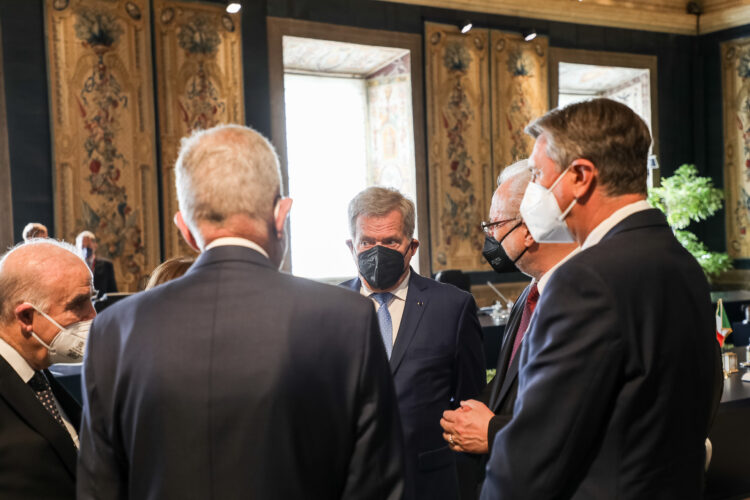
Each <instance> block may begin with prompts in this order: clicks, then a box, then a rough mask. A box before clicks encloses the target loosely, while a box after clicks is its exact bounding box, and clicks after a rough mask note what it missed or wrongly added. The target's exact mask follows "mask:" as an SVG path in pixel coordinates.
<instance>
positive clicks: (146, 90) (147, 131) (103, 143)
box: [45, 0, 159, 291]
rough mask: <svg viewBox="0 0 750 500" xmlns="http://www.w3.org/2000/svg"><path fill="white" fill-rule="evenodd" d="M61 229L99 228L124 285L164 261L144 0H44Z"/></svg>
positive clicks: (67, 235) (64, 234)
mask: <svg viewBox="0 0 750 500" xmlns="http://www.w3.org/2000/svg"><path fill="white" fill-rule="evenodd" d="M45 21H46V33H47V49H48V50H47V54H48V74H49V79H50V86H49V88H50V106H51V117H52V141H53V152H54V153H53V162H54V169H53V171H54V189H55V194H56V196H55V225H56V227H57V232H58V236H59V237H61V238H63V239H65V240H67V241H71V242H72V241H73V240H74V239H75V236H76V234H77V233H78V232H80V231H82V230H84V229H87V230H90V231H93V232H94V233H95V234H96V236H97V239H98V249H97V255H99V256H101V257H105V258H109V259H112V261H113V263H114V267H115V274H116V277H117V282H118V285H119V288H120V290H121V291H136V290H137V289H138V287H139V284H140V283H142V281H143V279H144V278H145V277H146V276H147V275H148V274H149V273H150V272H151V270H152V269H153V268H154V267H155V266H156V265H157V264H158V263H159V233H158V208H157V190H156V185H157V184H156V171H155V167H154V165H155V160H156V158H155V154H154V115H153V102H154V101H153V91H152V89H153V80H152V74H151V44H150V35H149V33H150V24H149V23H150V21H149V5H148V2H147V0H129V1H126V0H109V1H106V2H103V1H100V0H99V1H97V0H47V1H46V10H45Z"/></svg>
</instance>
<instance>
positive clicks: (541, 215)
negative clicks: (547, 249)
mask: <svg viewBox="0 0 750 500" xmlns="http://www.w3.org/2000/svg"><path fill="white" fill-rule="evenodd" d="M568 169H570V167H568V168H566V169H565V170H563V171H562V173H561V174H560V175H559V176H558V177H557V179H556V180H555V182H553V183H552V185H551V186H550V187H549V189H545V188H544V186H541V185H540V184H537V183H535V182H529V185H528V186H526V192H525V193H524V194H523V200H522V201H521V217H522V218H523V221H524V223H526V227H527V228H528V229H529V232H530V233H531V236H533V237H534V239H535V240H536V241H537V242H538V243H572V242H573V241H574V240H573V235H572V234H570V230H569V229H568V225H567V224H565V217H567V215H568V213H570V210H571V209H572V208H573V205H575V204H576V201H578V200H573V202H572V203H571V204H570V205H568V208H566V209H565V211H564V212H560V206H559V205H558V204H557V199H556V198H555V195H554V194H552V190H553V189H554V188H555V186H556V185H557V183H558V182H560V179H562V178H563V176H564V175H565V173H566V172H567V171H568Z"/></svg>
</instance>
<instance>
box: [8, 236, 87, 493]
mask: <svg viewBox="0 0 750 500" xmlns="http://www.w3.org/2000/svg"><path fill="white" fill-rule="evenodd" d="M92 293H93V288H92V286H91V272H90V271H89V269H88V267H86V264H85V263H84V262H83V260H81V258H80V257H79V256H78V255H77V253H76V251H75V248H73V247H72V246H71V245H67V244H64V243H61V242H57V241H54V240H32V241H30V242H28V243H24V244H22V245H19V246H16V247H15V248H13V249H11V250H10V251H9V252H8V253H6V254H5V255H4V256H3V257H2V260H0V498H3V499H4V500H26V499H30V498H44V499H73V498H75V479H76V458H77V446H78V423H79V420H80V415H81V407H80V406H79V405H78V403H76V401H75V400H74V399H73V398H72V396H70V394H68V393H67V392H66V391H65V389H64V388H63V387H62V386H61V385H60V384H59V383H57V381H55V379H54V377H52V375H51V374H50V372H49V371H48V370H47V368H48V367H49V366H50V364H52V363H53V362H65V361H67V362H72V361H75V360H76V359H75V358H76V356H77V355H82V354H83V343H85V337H86V334H87V331H88V325H89V324H90V322H91V319H92V318H93V317H94V316H95V315H96V313H95V312H94V308H93V307H92V305H91V295H92ZM71 351H77V352H71Z"/></svg>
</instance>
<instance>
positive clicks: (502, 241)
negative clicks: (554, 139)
mask: <svg viewBox="0 0 750 500" xmlns="http://www.w3.org/2000/svg"><path fill="white" fill-rule="evenodd" d="M530 179H531V171H530V170H529V166H528V161H527V160H521V161H519V162H517V163H514V164H513V165H509V166H508V167H506V168H505V169H503V172H502V174H500V177H499V178H498V188H497V190H496V191H495V194H494V196H493V197H492V206H491V207H490V222H488V223H484V224H483V225H482V227H483V228H484V230H485V233H486V235H487V236H486V243H485V249H484V252H483V253H484V256H485V258H487V260H488V261H489V263H490V265H492V267H493V269H495V270H496V271H498V272H506V271H509V270H513V269H514V268H517V269H518V270H520V271H521V272H523V273H525V274H527V275H528V276H531V277H532V278H533V280H532V282H531V283H530V284H529V286H527V287H526V288H525V289H524V291H523V292H522V293H521V295H520V296H519V297H518V299H517V300H516V302H515V304H514V305H513V309H512V310H511V313H510V316H509V318H508V323H507V324H506V326H505V334H504V336H503V342H502V344H501V348H500V354H499V356H498V360H497V367H496V372H495V377H494V378H493V379H492V380H491V381H490V383H489V384H487V387H485V389H484V390H483V391H482V393H481V394H480V395H479V397H478V398H477V399H476V400H469V401H461V407H460V408H458V409H456V410H448V411H446V412H444V413H443V418H442V419H441V421H440V425H441V426H442V427H443V438H444V439H445V440H446V441H448V442H449V443H452V444H451V448H452V449H453V450H455V451H461V452H467V453H473V454H479V455H482V460H481V461H480V462H481V463H480V467H479V468H478V470H477V471H476V475H475V476H473V477H471V474H468V475H466V476H465V477H462V478H461V479H462V480H463V481H466V482H467V483H470V484H468V485H467V486H465V487H464V489H465V490H467V492H470V493H469V494H468V495H466V496H467V497H470V498H476V497H477V496H478V495H479V491H478V489H477V486H478V485H479V482H480V481H481V478H482V477H483V475H484V474H483V470H484V465H485V464H486V461H487V457H488V455H487V454H488V453H489V451H490V447H491V446H492V442H493V440H494V438H495V434H497V432H498V431H499V430H500V429H501V428H503V427H504V426H505V425H506V424H507V423H508V422H509V421H510V419H511V418H512V417H513V404H514V403H515V400H516V393H517V390H518V379H517V374H518V358H519V356H518V353H519V348H520V346H521V342H522V341H523V338H524V333H525V332H526V329H527V327H528V325H529V321H530V319H531V314H532V313H533V312H534V308H535V306H536V303H537V301H538V298H539V296H540V295H541V293H542V291H543V289H544V287H545V285H546V283H547V281H548V280H549V278H550V276H551V275H552V273H553V272H554V271H555V269H556V268H557V267H558V266H560V265H561V264H562V263H563V262H565V260H567V259H568V258H569V257H571V256H572V255H574V254H575V252H576V249H577V245H576V244H575V243H537V242H536V241H534V238H533V237H532V236H531V234H530V233H529V230H528V229H527V228H526V226H525V225H524V223H523V221H522V219H521V213H520V206H521V199H522V198H523V194H524V191H525V189H526V186H527V185H528V183H529V180H530Z"/></svg>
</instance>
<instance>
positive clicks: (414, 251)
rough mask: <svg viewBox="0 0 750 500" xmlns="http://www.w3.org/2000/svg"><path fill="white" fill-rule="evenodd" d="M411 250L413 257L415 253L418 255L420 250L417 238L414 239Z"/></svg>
mask: <svg viewBox="0 0 750 500" xmlns="http://www.w3.org/2000/svg"><path fill="white" fill-rule="evenodd" d="M409 248H410V249H411V254H412V256H413V255H414V254H415V253H417V248H419V240H418V239H416V238H412V239H411V245H409Z"/></svg>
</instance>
